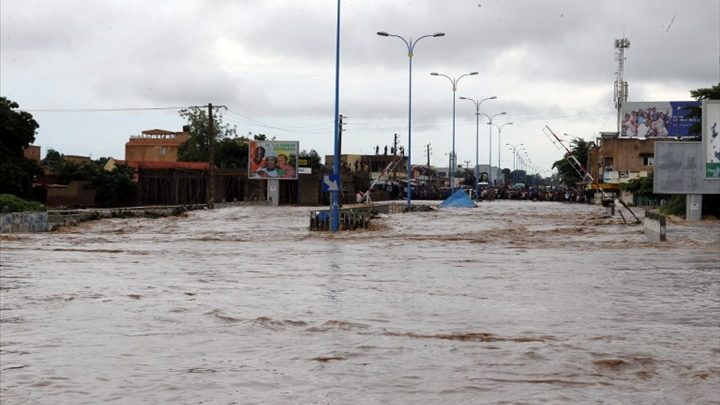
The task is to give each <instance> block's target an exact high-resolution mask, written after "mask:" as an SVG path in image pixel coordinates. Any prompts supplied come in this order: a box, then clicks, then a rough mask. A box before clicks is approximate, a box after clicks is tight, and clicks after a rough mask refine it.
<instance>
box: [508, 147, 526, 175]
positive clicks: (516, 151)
mask: <svg viewBox="0 0 720 405" xmlns="http://www.w3.org/2000/svg"><path fill="white" fill-rule="evenodd" d="M505 145H507V146H509V147H510V150H512V153H513V172H512V182H513V184H515V183H516V182H517V181H516V176H517V173H515V170H516V169H515V163H516V161H517V153H518V147H519V146H522V145H524V144H522V143H518V144H515V145H512V144H509V143H506V144H505Z"/></svg>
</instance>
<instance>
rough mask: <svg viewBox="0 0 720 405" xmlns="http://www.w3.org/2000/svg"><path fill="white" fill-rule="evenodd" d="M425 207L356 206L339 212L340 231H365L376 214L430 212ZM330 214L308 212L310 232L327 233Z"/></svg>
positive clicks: (326, 211)
mask: <svg viewBox="0 0 720 405" xmlns="http://www.w3.org/2000/svg"><path fill="white" fill-rule="evenodd" d="M432 209H433V208H431V207H430V206H427V205H413V206H412V207H410V208H408V206H407V205H406V204H404V203H390V204H369V205H357V206H352V207H348V208H341V209H340V210H339V217H340V226H339V229H340V230H341V231H353V230H356V229H367V228H368V226H369V225H370V220H371V219H373V218H375V217H376V216H377V215H378V214H400V213H403V212H408V211H428V210H432ZM331 217H332V212H331V211H330V210H315V211H311V212H310V230H311V231H329V230H330V220H331Z"/></svg>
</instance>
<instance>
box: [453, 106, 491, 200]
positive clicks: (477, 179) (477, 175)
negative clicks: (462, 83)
mask: <svg viewBox="0 0 720 405" xmlns="http://www.w3.org/2000/svg"><path fill="white" fill-rule="evenodd" d="M496 98H497V96H492V97H487V98H484V99H482V100H474V99H472V98H467V97H460V100H468V101H472V102H473V103H474V104H475V198H478V196H479V195H480V161H479V155H480V104H482V103H483V102H484V101H487V100H495V99H496Z"/></svg>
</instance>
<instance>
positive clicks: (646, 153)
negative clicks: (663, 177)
mask: <svg viewBox="0 0 720 405" xmlns="http://www.w3.org/2000/svg"><path fill="white" fill-rule="evenodd" d="M661 140H663V141H667V140H668V139H667V138H662V139H661ZM655 141H656V139H652V138H646V139H640V138H619V137H618V136H617V132H601V133H600V138H598V139H597V140H596V146H595V147H593V148H591V149H590V151H589V152H588V162H587V170H588V173H590V175H591V176H592V177H593V179H595V181H597V182H598V183H603V184H605V185H618V184H620V183H626V182H628V181H630V180H632V179H634V178H638V177H647V176H648V174H649V173H650V172H652V169H653V163H654V159H655V156H654V154H655ZM610 188H612V187H610Z"/></svg>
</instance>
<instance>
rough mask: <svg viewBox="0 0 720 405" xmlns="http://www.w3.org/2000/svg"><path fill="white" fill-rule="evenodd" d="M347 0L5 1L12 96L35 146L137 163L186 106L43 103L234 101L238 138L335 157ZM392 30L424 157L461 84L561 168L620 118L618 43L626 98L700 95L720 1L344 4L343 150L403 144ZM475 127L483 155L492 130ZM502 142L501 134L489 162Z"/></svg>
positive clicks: (546, 164)
mask: <svg viewBox="0 0 720 405" xmlns="http://www.w3.org/2000/svg"><path fill="white" fill-rule="evenodd" d="M336 13H337V2H336V1H334V0H305V1H300V0H238V1H231V0H193V1H179V0H178V1H152V0H142V1H133V0H116V1H90V0H62V1H60V0H57V1H51V0H3V1H2V3H0V33H1V34H2V35H1V40H2V42H1V43H0V51H1V57H0V94H1V95H2V96H4V97H7V98H9V99H11V100H14V101H16V102H18V103H19V104H20V106H21V109H24V110H29V111H30V112H32V113H33V115H34V116H35V118H36V120H37V121H38V123H39V124H40V128H39V130H38V135H37V137H36V142H35V144H37V145H41V146H42V148H43V149H42V153H43V156H44V154H45V153H46V152H47V148H53V149H56V150H58V151H60V152H61V153H64V154H75V155H91V156H92V157H93V158H98V157H101V156H113V157H116V158H124V144H125V142H127V140H128V138H129V137H130V136H131V135H137V134H139V133H140V132H141V131H142V130H145V129H152V128H161V129H168V130H177V131H179V130H181V128H182V125H183V121H182V119H181V118H180V117H179V116H178V114H177V109H170V110H152V111H124V112H72V111H47V110H71V109H86V108H90V109H123V108H138V107H153V108H155V107H180V106H189V105H204V104H207V103H208V102H211V103H213V104H215V105H225V106H227V107H228V110H227V111H226V112H225V114H224V119H225V122H227V123H230V124H233V125H236V126H237V129H238V133H239V134H241V135H247V134H248V133H250V132H252V133H253V134H255V133H265V134H267V135H268V137H276V138H277V140H299V141H300V147H301V149H307V150H309V149H315V150H317V151H318V152H319V153H320V154H321V155H325V154H331V153H332V145H333V135H332V131H333V114H334V91H335V89H334V75H335V28H336ZM378 31H388V32H390V33H393V34H398V35H401V36H404V37H406V38H407V37H413V38H418V37H420V36H422V35H426V34H432V33H435V32H444V33H445V34H446V35H445V37H441V38H425V39H423V40H421V41H420V42H419V43H418V44H417V47H416V48H415V54H414V57H413V136H412V154H413V155H412V161H413V163H414V164H417V163H424V162H426V161H427V156H426V146H425V145H427V144H430V145H431V146H430V148H431V163H432V164H434V165H437V166H447V161H448V156H447V154H448V152H450V150H451V148H452V110H453V98H452V97H453V95H452V85H451V84H450V82H449V81H448V80H447V79H445V78H442V77H433V76H430V72H434V71H435V72H439V73H444V74H447V75H448V76H460V75H462V74H464V73H468V72H471V71H477V72H479V74H478V75H476V76H469V77H464V78H463V79H461V80H460V82H459V84H458V91H457V95H458V96H465V97H469V98H474V99H483V98H487V97H490V96H497V99H496V100H489V101H486V102H484V103H483V104H482V106H481V112H483V113H486V114H488V115H493V114H496V113H499V112H502V111H505V112H507V115H506V116H502V117H497V118H496V119H495V123H496V124H499V125H502V124H504V123H507V122H513V125H510V126H505V127H504V129H503V131H502V140H501V142H502V155H501V159H502V161H501V163H502V166H503V167H511V166H512V155H511V152H509V151H508V150H507V146H505V145H504V144H505V143H513V144H519V143H523V144H524V146H525V148H526V149H527V151H528V155H529V156H530V160H531V161H532V162H533V163H534V164H536V165H538V166H540V167H542V168H544V169H549V168H550V166H551V165H552V162H553V161H555V160H557V159H560V158H561V157H562V152H560V151H559V150H557V149H556V148H555V146H553V144H552V143H551V142H550V141H549V140H548V139H547V138H546V136H545V135H544V134H543V131H542V129H543V127H544V126H545V125H549V126H550V127H551V128H552V129H553V130H554V131H555V132H556V133H558V134H562V133H567V134H570V135H571V136H577V137H581V138H584V139H586V140H593V139H595V138H596V137H597V135H598V133H599V132H600V131H614V130H616V113H615V111H614V103H613V82H614V81H615V72H616V71H617V62H616V61H615V57H614V53H615V49H614V40H615V39H617V38H622V37H623V36H625V37H627V38H628V39H629V40H630V43H631V45H630V48H629V49H628V50H627V52H626V62H625V79H626V80H627V82H628V83H629V86H630V91H629V100H630V101H663V100H689V99H690V94H689V91H690V90H691V89H696V88H700V87H709V86H711V85H713V84H717V83H718V82H720V0H633V1H629V0H479V1H478V0H476V1H468V0H443V1H440V0H413V1H390V0H362V1H360V0H357V1H350V0H344V1H343V2H342V4H341V55H340V77H341V80H340V111H341V114H343V115H346V116H347V119H346V122H347V124H346V130H347V131H346V132H345V133H344V138H343V153H365V154H369V153H374V151H375V146H376V145H379V146H380V148H381V152H382V149H383V146H384V145H390V144H391V143H392V140H393V134H395V133H398V134H399V135H400V140H401V145H403V146H407V142H408V139H407V112H408V57H407V49H406V47H405V44H403V43H402V41H401V40H400V39H398V38H392V37H380V36H378V35H376V32H378ZM474 112H475V109H474V106H473V104H472V103H471V102H469V101H465V100H458V101H457V105H456V132H455V134H456V135H455V136H456V152H457V155H458V163H459V164H463V165H464V164H465V161H469V162H470V164H471V165H473V164H474V163H475V148H476V141H475V139H476V125H475V115H474ZM484 121H485V120H484V119H483V120H481V122H480V138H479V139H480V142H479V149H480V159H479V160H480V163H481V164H484V163H487V161H488V146H489V140H488V136H489V134H488V131H489V127H488V125H486V124H485V122H484ZM497 157H498V137H497V130H496V129H493V139H492V159H493V164H497Z"/></svg>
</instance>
